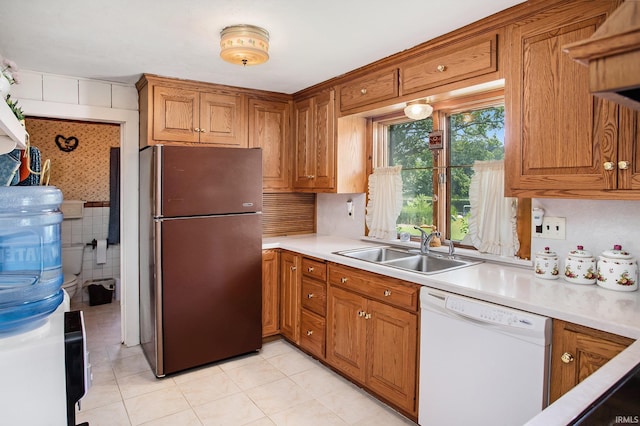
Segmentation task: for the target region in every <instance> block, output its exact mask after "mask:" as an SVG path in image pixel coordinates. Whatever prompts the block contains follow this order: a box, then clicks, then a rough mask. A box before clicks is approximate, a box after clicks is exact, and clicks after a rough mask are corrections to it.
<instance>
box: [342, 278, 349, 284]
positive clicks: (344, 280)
mask: <svg viewBox="0 0 640 426" xmlns="http://www.w3.org/2000/svg"><path fill="white" fill-rule="evenodd" d="M347 280H348V278H347V277H342V278H340V282H341V283H342V284H344V283H346V282H347Z"/></svg>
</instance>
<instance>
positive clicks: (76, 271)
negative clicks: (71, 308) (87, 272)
mask: <svg viewBox="0 0 640 426" xmlns="http://www.w3.org/2000/svg"><path fill="white" fill-rule="evenodd" d="M83 254H84V244H71V245H63V246H62V273H63V274H64V282H63V283H62V288H63V289H65V290H66V292H67V293H68V294H69V299H72V298H73V296H74V295H75V294H76V291H77V290H78V281H79V280H80V277H79V275H80V272H82V257H83Z"/></svg>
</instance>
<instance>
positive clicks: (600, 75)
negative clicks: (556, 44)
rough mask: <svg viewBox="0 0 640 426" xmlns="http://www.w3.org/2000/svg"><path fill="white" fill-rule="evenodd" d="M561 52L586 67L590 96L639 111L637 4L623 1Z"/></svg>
mask: <svg viewBox="0 0 640 426" xmlns="http://www.w3.org/2000/svg"><path fill="white" fill-rule="evenodd" d="M563 50H564V51H565V52H567V53H568V54H569V56H570V57H571V58H572V59H574V60H576V61H578V62H580V63H583V64H585V65H588V66H589V89H590V90H591V93H592V94H594V95H595V96H599V97H602V98H605V99H608V100H610V101H614V102H617V103H619V104H622V105H625V106H627V107H629V108H633V109H636V110H640V1H637V0H627V1H625V2H624V3H622V5H620V7H618V8H617V9H616V10H615V11H614V12H613V13H612V14H611V16H609V18H607V20H606V21H604V22H603V23H602V25H601V26H600V27H599V28H598V30H597V31H596V32H595V33H594V34H593V35H592V36H591V37H589V38H588V39H586V40H583V41H581V42H577V43H572V44H570V45H567V46H564V47H563Z"/></svg>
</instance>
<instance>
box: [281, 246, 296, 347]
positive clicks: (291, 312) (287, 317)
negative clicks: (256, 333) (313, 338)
mask: <svg viewBox="0 0 640 426" xmlns="http://www.w3.org/2000/svg"><path fill="white" fill-rule="evenodd" d="M280 334H282V336H284V337H286V338H287V339H288V340H290V341H291V342H293V343H295V344H296V345H297V344H299V343H300V255H298V254H296V253H293V252H290V251H283V252H281V253H280Z"/></svg>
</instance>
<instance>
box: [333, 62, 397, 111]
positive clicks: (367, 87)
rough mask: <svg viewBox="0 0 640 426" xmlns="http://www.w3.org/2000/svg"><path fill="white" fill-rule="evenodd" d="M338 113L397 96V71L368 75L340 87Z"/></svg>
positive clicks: (390, 70)
mask: <svg viewBox="0 0 640 426" xmlns="http://www.w3.org/2000/svg"><path fill="white" fill-rule="evenodd" d="M339 91H340V111H342V112H344V111H349V110H351V109H354V108H358V107H362V106H366V105H371V104H373V103H375V102H379V101H385V100H388V99H393V98H395V97H397V96H398V69H397V68H392V69H388V70H384V71H381V72H377V73H374V74H368V75H367V76H366V77H363V78H360V79H357V80H354V81H350V82H348V83H345V84H343V85H342V86H340V90H339Z"/></svg>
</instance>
